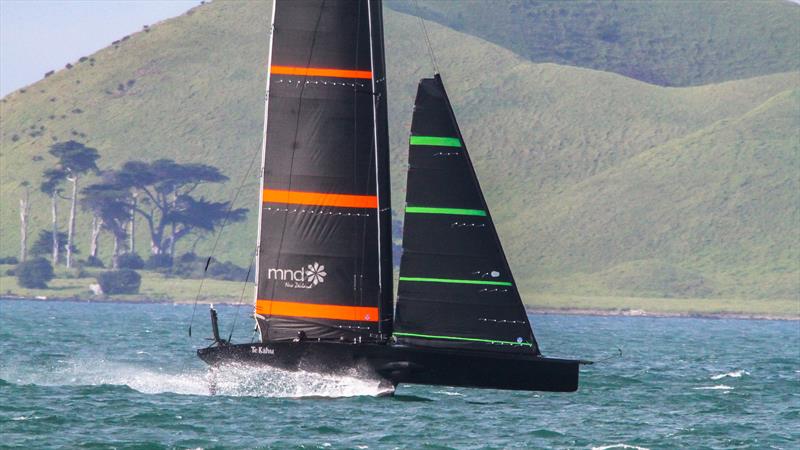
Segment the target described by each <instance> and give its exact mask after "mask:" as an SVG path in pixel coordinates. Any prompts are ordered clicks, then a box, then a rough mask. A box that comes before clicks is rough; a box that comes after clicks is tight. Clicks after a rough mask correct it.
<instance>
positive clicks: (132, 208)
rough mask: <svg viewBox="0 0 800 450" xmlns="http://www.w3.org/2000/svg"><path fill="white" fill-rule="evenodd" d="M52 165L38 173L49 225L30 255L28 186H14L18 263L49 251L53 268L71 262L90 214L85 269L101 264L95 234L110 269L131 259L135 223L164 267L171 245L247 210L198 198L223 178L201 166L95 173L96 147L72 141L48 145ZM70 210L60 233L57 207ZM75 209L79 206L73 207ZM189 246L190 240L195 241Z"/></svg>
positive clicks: (169, 164) (140, 164) (132, 164)
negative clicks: (17, 191) (106, 238)
mask: <svg viewBox="0 0 800 450" xmlns="http://www.w3.org/2000/svg"><path fill="white" fill-rule="evenodd" d="M48 152H49V154H50V155H52V156H53V157H54V158H55V163H54V164H53V165H52V166H51V167H48V168H47V169H45V170H44V172H43V174H42V175H43V176H42V181H41V183H40V185H39V191H41V192H42V193H44V194H45V195H46V196H47V197H48V199H49V203H50V211H51V227H50V229H48V230H43V231H42V232H40V234H39V236H38V239H37V240H36V241H35V243H34V244H33V245H32V246H31V248H30V249H29V245H28V227H29V222H30V220H29V216H30V210H31V198H30V197H31V195H30V194H31V192H30V191H31V184H30V183H29V182H24V183H22V185H21V188H22V195H21V198H20V235H21V236H20V237H21V239H20V260H21V261H22V262H24V261H26V259H28V256H29V253H31V254H33V255H36V254H41V253H45V251H43V250H44V249H47V250H49V251H48V252H47V253H49V255H50V258H51V260H52V263H53V265H54V266H55V265H57V264H62V263H63V264H64V266H65V267H66V268H71V267H73V266H74V264H75V253H76V248H75V244H74V241H75V233H76V230H75V223H76V217H77V216H78V214H79V213H80V212H81V211H82V212H85V213H89V214H91V216H92V220H91V229H90V230H89V233H88V236H89V255H88V256H87V260H86V261H87V263H89V265H102V264H101V263H100V260H99V257H98V254H99V242H100V235H101V234H102V233H107V234H109V235H110V236H111V237H112V239H113V250H112V257H111V266H112V267H113V268H115V269H116V268H118V265H119V260H120V257H121V256H123V255H135V254H136V227H137V219H139V220H138V221H139V222H143V223H144V224H145V226H146V227H147V230H148V232H149V233H148V234H149V238H150V239H149V240H150V242H149V253H150V259H151V260H154V261H155V264H156V265H159V266H169V265H171V263H172V260H173V258H174V256H175V249H176V244H177V243H178V242H179V241H181V240H182V239H185V238H187V237H188V236H196V237H197V238H198V239H199V238H200V237H201V236H202V235H203V234H205V233H210V232H213V231H214V230H215V229H217V227H219V226H220V225H221V224H222V223H223V222H240V221H243V220H244V219H245V218H246V214H247V209H246V208H236V209H234V208H232V205H231V202H215V201H211V200H208V199H206V198H205V197H203V196H199V195H198V194H197V193H196V191H197V189H198V188H199V187H200V186H203V185H207V184H215V183H224V182H226V181H228V177H227V176H225V175H224V174H222V173H221V172H220V171H219V169H217V168H216V167H213V166H210V165H207V164H198V163H186V164H181V163H178V162H175V161H173V160H170V159H159V160H156V161H153V162H144V161H138V160H133V161H128V162H125V163H124V164H123V165H122V166H121V167H120V168H119V169H107V170H101V169H100V168H99V167H98V165H97V162H98V160H99V159H100V154H99V152H98V151H97V149H95V148H92V147H88V146H86V145H85V144H83V143H81V142H78V141H74V140H71V141H67V142H59V143H55V144H53V145H51V146H50V148H49V151H48ZM90 175H93V176H95V177H96V178H95V182H94V183H92V184H89V185H87V186H86V187H81V185H82V184H83V180H84V179H85V178H86V177H87V176H90ZM64 201H66V202H68V205H69V217H68V220H67V230H66V232H64V231H62V230H61V229H60V227H59V210H60V209H59V208H60V206H61V205H62V203H63V202H64ZM79 207H80V208H79ZM195 243H196V241H195Z"/></svg>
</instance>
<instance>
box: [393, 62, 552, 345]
mask: <svg viewBox="0 0 800 450" xmlns="http://www.w3.org/2000/svg"><path fill="white" fill-rule="evenodd" d="M407 186H408V188H407V197H406V210H405V212H406V214H405V225H404V228H403V257H402V261H401V263H400V283H399V288H398V294H399V295H398V301H397V311H396V319H395V328H396V330H397V331H395V333H394V336H396V337H397V339H398V341H399V342H405V343H409V344H413V345H419V346H432V347H441V348H464V349H476V350H477V349H482V350H487V349H488V350H496V351H510V352H533V353H535V354H538V353H539V350H538V345H537V343H536V340H535V338H534V336H533V331H532V330H531V326H530V323H529V321H528V318H527V315H526V313H525V307H524V305H523V304H522V299H521V297H520V295H519V291H518V290H517V287H516V283H515V281H514V277H513V275H512V273H511V269H510V267H509V265H508V261H507V260H506V257H505V254H504V252H503V248H502V245H501V244H500V239H499V236H498V235H497V230H496V229H495V227H494V222H493V221H492V217H491V214H490V213H489V208H488V206H487V204H486V200H485V198H484V196H483V192H482V191H481V188H480V184H479V182H478V178H477V176H476V174H475V170H474V167H473V165H472V162H471V160H470V158H469V153H468V152H467V147H466V144H465V142H464V138H463V136H462V134H461V131H460V130H459V128H458V123H457V121H456V118H455V114H454V113H453V109H452V106H451V105H450V100H449V99H448V97H447V92H446V91H445V88H444V84H443V83H442V80H441V78H440V76H439V75H438V74H437V75H435V76H434V78H425V79H422V80H421V81H420V84H419V87H418V90H417V97H416V100H415V103H414V116H413V119H412V124H411V137H410V139H409V170H408V183H407Z"/></svg>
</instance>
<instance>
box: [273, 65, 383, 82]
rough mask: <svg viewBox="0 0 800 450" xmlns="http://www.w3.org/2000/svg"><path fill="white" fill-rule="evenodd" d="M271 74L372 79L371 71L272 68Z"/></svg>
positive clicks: (293, 67)
mask: <svg viewBox="0 0 800 450" xmlns="http://www.w3.org/2000/svg"><path fill="white" fill-rule="evenodd" d="M269 71H270V73H274V74H277V75H297V76H301V77H303V76H308V77H332V78H366V79H371V78H372V72H371V71H369V70H344V69H327V68H323V67H295V66H271V67H270V69H269Z"/></svg>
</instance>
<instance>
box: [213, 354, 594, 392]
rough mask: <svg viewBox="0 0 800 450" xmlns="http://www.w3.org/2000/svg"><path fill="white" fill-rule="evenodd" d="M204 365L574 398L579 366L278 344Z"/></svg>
mask: <svg viewBox="0 0 800 450" xmlns="http://www.w3.org/2000/svg"><path fill="white" fill-rule="evenodd" d="M197 354H198V356H200V358H201V359H202V360H203V361H205V362H206V363H208V364H209V365H212V366H216V365H221V364H226V363H239V364H252V365H268V366H272V367H277V368H280V369H285V370H292V371H294V370H305V371H309V372H319V373H326V374H338V373H341V374H345V373H346V374H352V372H353V369H356V370H361V371H363V372H364V375H365V376H373V377H375V376H377V377H380V378H381V379H383V380H385V381H388V382H389V383H391V384H392V385H394V386H397V385H398V384H401V383H406V384H428V385H444V386H458V387H473V388H489V389H513V390H523V391H551V392H574V391H576V390H577V389H578V367H579V364H580V363H579V361H575V360H566V359H553V358H543V357H536V356H532V355H525V354H514V353H488V352H478V351H461V350H449V349H435V348H425V347H409V346H403V345H391V344H390V345H381V344H345V343H327V342H277V343H270V344H237V345H223V346H215V347H208V348H203V349H200V350H198V351H197Z"/></svg>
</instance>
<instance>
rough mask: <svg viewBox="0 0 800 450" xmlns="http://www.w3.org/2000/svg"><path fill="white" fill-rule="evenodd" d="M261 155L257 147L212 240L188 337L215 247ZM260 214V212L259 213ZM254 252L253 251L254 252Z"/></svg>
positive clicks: (190, 335) (193, 309)
mask: <svg viewBox="0 0 800 450" xmlns="http://www.w3.org/2000/svg"><path fill="white" fill-rule="evenodd" d="M260 154H261V146H259V147H258V151H257V152H253V157H252V158H250V166H249V167H247V171H246V172H245V173H244V176H243V177H242V182H241V183H239V187H238V188H237V189H236V193H235V194H234V195H233V199H232V200H231V201H230V203H229V204H228V211H227V212H226V213H225V218H224V219H223V220H222V225H220V228H219V232H218V233H217V237H216V239H214V245H213V247H211V253H210V255H209V257H208V259H206V266H205V268H204V269H203V277H202V278H200V286H199V287H198V288H197V294H195V296H194V305H193V307H192V318H191V319H190V320H189V337H192V325H193V324H194V316H195V314H196V312H197V301H198V300H199V299H200V293H201V292H203V284H204V283H205V281H206V274H207V273H208V266H210V265H211V258H212V257H213V256H214V254H215V253H216V251H217V245H218V244H219V238H220V236H222V232H223V230H225V225H227V224H228V219H229V218H230V215H231V211H232V210H233V207H234V205H235V204H236V201H237V200H238V199H239V194H240V193H241V192H242V188H243V187H244V185H245V183H246V182H247V180H248V179H249V178H250V172H251V171H252V170H253V165H254V164H255V161H256V156H259V155H260ZM259 213H261V211H259ZM254 251H255V250H254ZM251 267H252V258H251ZM249 272H250V271H249V270H248V278H249V276H250V275H249ZM246 284H247V279H245V285H246Z"/></svg>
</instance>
